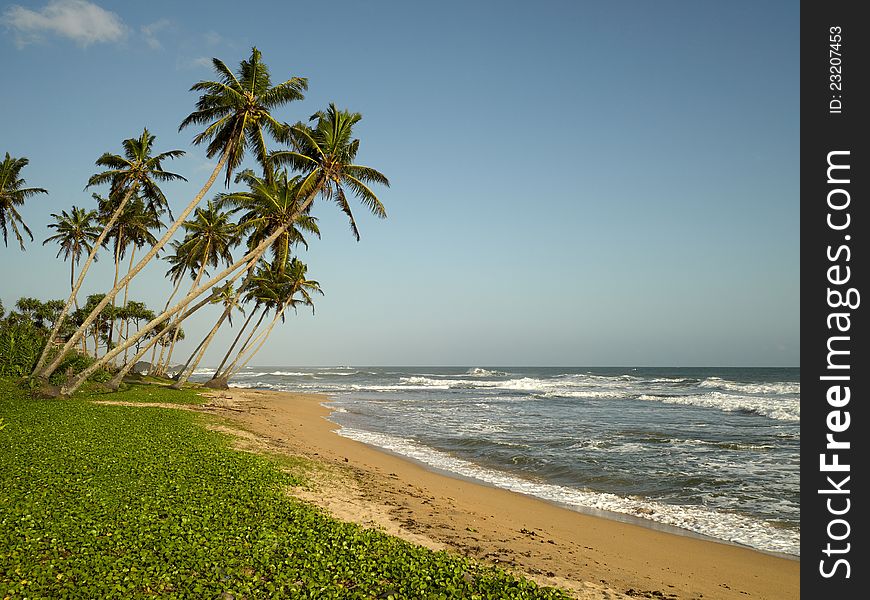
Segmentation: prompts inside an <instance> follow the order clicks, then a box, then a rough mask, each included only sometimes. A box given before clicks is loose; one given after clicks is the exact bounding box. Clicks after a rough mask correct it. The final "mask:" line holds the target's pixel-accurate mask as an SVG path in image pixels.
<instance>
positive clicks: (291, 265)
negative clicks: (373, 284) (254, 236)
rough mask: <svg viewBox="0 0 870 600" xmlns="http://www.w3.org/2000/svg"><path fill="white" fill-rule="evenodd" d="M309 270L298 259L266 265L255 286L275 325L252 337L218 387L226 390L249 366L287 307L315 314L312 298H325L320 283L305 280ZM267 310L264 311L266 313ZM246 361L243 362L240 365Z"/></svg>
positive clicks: (222, 374) (218, 379)
mask: <svg viewBox="0 0 870 600" xmlns="http://www.w3.org/2000/svg"><path fill="white" fill-rule="evenodd" d="M307 271H308V267H307V266H306V265H305V264H304V263H303V262H302V261H300V260H299V259H297V258H292V259H290V260H288V261H287V264H286V265H278V264H276V263H274V262H273V263H271V264H268V263H267V264H266V265H265V266H264V268H263V269H262V270H261V272H260V273H259V276H258V277H256V278H255V280H254V286H255V288H256V289H258V290H259V298H260V299H261V301H262V302H263V303H264V304H266V306H267V310H268V309H271V310H272V311H274V313H275V314H274V317H273V318H272V322H271V323H270V324H269V325H268V327H267V328H266V329H265V330H263V331H262V332H261V333H260V334H259V335H258V336H257V337H256V338H254V340H253V341H251V338H250V336H249V338H248V341H247V342H246V343H245V345H244V346H242V348H240V350H239V353H238V354H237V355H236V358H235V360H234V361H233V362H232V363H231V364H230V365H229V366H228V367H227V368H226V369H225V370H224V372H223V373H221V375H220V376H219V377H218V378H217V379H216V380H215V383H216V384H218V385H216V386H215V387H219V386H224V387H225V386H226V384H227V382H228V381H229V379H230V377H232V376H233V375H234V374H236V373H238V372H239V371H241V370H242V369H244V368H245V366H247V364H248V363H249V362H250V361H251V359H252V358H253V357H254V355H256V354H257V352H259V351H260V348H262V347H263V344H265V343H266V340H267V339H268V338H269V335H270V334H271V333H272V329H273V328H274V327H275V325H276V324H277V322H278V319H281V321H283V320H284V313H285V312H286V310H287V309H288V308H291V307H292V308H293V309H294V310H295V309H296V307H298V306H299V305H300V304H301V305H305V306H310V307H311V311H312V313H313V312H314V300H313V298H312V297H311V295H312V294H315V293H317V294H321V295H323V290H321V289H320V284H319V283H318V282H316V281H314V280H311V279H306V276H307ZM297 295H298V296H299V297H297ZM267 310H264V311H263V314H265V313H266V312H267ZM258 326H259V324H258ZM253 331H256V328H254V330H252V332H251V333H253ZM255 344H256V346H255ZM243 358H244V361H243V362H241V363H240V361H241V360H242V359H243ZM213 385H214V384H213Z"/></svg>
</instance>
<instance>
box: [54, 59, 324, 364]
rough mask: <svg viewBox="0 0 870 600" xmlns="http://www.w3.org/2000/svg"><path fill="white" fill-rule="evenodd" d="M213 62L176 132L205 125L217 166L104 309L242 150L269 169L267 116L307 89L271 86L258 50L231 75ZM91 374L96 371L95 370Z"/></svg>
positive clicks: (279, 128) (277, 128)
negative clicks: (211, 74) (212, 77)
mask: <svg viewBox="0 0 870 600" xmlns="http://www.w3.org/2000/svg"><path fill="white" fill-rule="evenodd" d="M212 63H213V65H214V69H215V71H216V72H217V74H218V75H219V81H200V82H199V83H196V84H194V85H193V87H191V91H198V92H202V95H201V96H200V98H199V101H198V102H197V105H196V108H197V110H195V111H194V112H193V113H191V114H190V115H188V116H187V118H185V119H184V121H182V122H181V125H180V126H179V131H180V130H182V129H184V128H185V127H187V126H189V125H206V128H205V130H204V131H202V132H201V133H199V134H198V135H197V136H196V137H194V139H193V142H194V144H197V145H199V144H202V143H205V142H208V146H207V150H206V155H207V156H208V157H209V158H213V157H215V156H218V157H219V160H218V163H217V165H216V166H215V168H214V170H213V171H212V174H211V176H210V177H209V179H208V181H206V183H205V185H204V186H203V188H202V189H201V190H200V191H199V193H198V194H197V195H196V196H195V197H194V199H193V200H192V201H191V202H190V204H188V205H187V207H186V208H185V209H184V211H183V212H182V213H181V214H180V215H179V217H178V219H176V220H175V222H174V223H173V224H172V225H171V226H170V227H169V229H167V231H166V233H165V234H164V236H163V238H161V239H160V241H159V242H158V243H157V244H156V245H155V246H154V248H153V249H152V250H151V252H149V253H148V254H146V255H145V256H144V257H143V258H142V260H140V261H139V263H138V264H137V265H136V266H135V267H134V268H133V269H131V270H130V272H129V273H128V274H127V276H126V277H125V278H124V279H123V280H122V281H121V282H119V283H118V285H116V286H115V288H113V289H112V290H111V291H109V293H108V294H107V295H106V300H105V302H106V304H108V303H109V302H110V301H111V299H112V298H113V297H114V295H115V294H117V293H118V288H119V287H123V286H124V285H126V283H127V281H129V280H130V279H132V278H133V277H135V276H136V274H137V273H138V272H139V271H141V270H142V268H144V267H145V265H146V264H148V262H150V261H151V259H152V258H154V256H155V255H156V254H157V252H158V251H159V250H160V249H161V248H162V247H163V246H164V245H166V244H167V243H168V242H169V240H170V239H171V237H172V235H173V234H174V233H175V231H176V230H177V229H178V228H179V227H181V224H182V223H183V222H184V220H185V219H187V217H188V215H189V214H190V213H191V212H193V209H194V208H196V206H197V205H198V204H199V202H200V201H201V200H202V198H203V197H204V196H205V194H206V193H207V192H208V190H209V189H210V188H211V186H212V184H213V183H214V181H215V180H216V179H217V176H218V174H219V173H220V172H221V171H222V170H223V169H224V167H226V185H227V186H229V183H230V180H231V177H232V173H233V171H234V170H235V169H237V168H238V167H239V165H240V164H241V162H242V160H243V158H244V155H245V150H246V148H249V147H250V148H251V150H252V151H253V153H254V155H255V157H256V158H257V159H258V160H260V161H261V162H262V164H263V165H264V166H265V165H267V164H268V153H267V151H266V145H265V134H264V131H265V132H268V133H270V134H271V135H272V136H273V137H275V136H279V137H280V136H282V135H283V134H284V132H285V129H286V127H285V126H284V125H282V124H280V123H278V121H276V120H275V119H274V118H273V117H272V115H271V114H270V112H269V111H270V110H273V109H275V108H278V107H279V106H282V105H284V104H287V103H289V102H291V101H293V100H301V99H302V98H303V93H302V92H303V91H304V90H306V89H308V80H307V79H305V78H300V77H293V78H291V79H288V80H287V81H285V82H283V83H280V84H278V85H275V86H273V85H272V82H271V78H270V76H269V69H268V68H267V67H266V65H265V64H264V63H263V62H262V61H261V54H260V51H259V50H257V49H256V48H252V49H251V57H250V59H249V60H246V61H242V63H241V64H240V66H239V70H238V72H237V74H234V73H233V72H232V71H231V70H230V69H229V68H228V67H227V66H226V65H225V64H224V63H223V62H222V61H220V60H218V59H216V58H215V59H212ZM233 270H235V269H233ZM230 272H232V270H231V271H230ZM223 277H226V275H223V276H222V277H221V278H220V279H222V278H223ZM220 279H217V281H220ZM213 284H214V282H210V283H209V284H208V285H203V286H201V287H202V288H203V289H202V290H200V291H199V292H198V294H197V295H199V294H201V293H202V292H204V291H205V290H206V289H209V288H210V287H211V286H212V285H213ZM188 296H190V294H188ZM194 298H196V296H193V297H191V298H189V299H187V303H189V302H191V301H193V299H194ZM185 306H186V304H185ZM183 308H184V306H180V307H178V310H181V309H183ZM176 312H177V311H176ZM161 317H162V315H161V316H158V318H159V319H160V322H162V321H163V320H165V318H167V317H163V318H161ZM86 323H87V320H86ZM157 325H159V323H154V324H153V327H156V326H157ZM85 326H86V325H85ZM146 327H147V326H146ZM153 327H152V328H153ZM80 329H83V328H80ZM149 331H150V329H149ZM76 335H80V333H79V332H78V330H77V333H76V334H74V335H73V339H75V337H76ZM66 350H67V349H65V350H64V351H66ZM59 364H60V363H59V361H58V360H55V361H54V362H53V363H52V364H51V365H50V366H49V367H48V368H47V369H45V370H43V371H42V372H41V373H40V374H41V375H42V376H45V377H47V376H48V375H50V374H51V373H52V372H53V371H54V370H55V369H56V368H57V366H58V365H59ZM94 370H96V367H95V368H94Z"/></svg>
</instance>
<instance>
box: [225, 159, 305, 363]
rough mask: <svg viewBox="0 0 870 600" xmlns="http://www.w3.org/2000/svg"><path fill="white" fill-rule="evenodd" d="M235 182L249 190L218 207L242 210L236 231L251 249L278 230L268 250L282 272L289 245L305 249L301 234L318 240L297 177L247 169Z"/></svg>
mask: <svg viewBox="0 0 870 600" xmlns="http://www.w3.org/2000/svg"><path fill="white" fill-rule="evenodd" d="M239 181H244V182H245V183H247V185H248V188H249V191H247V192H236V193H232V194H220V195H219V196H218V201H219V202H220V204H221V206H229V207H231V209H232V211H233V212H237V211H243V214H242V216H241V217H240V219H239V231H240V232H241V233H244V234H247V236H248V247H249V248H255V247H256V246H257V245H259V244H260V242H262V241H263V240H264V239H266V238H268V237H269V236H270V235H272V233H274V232H277V231H281V234H280V235H279V236H278V238H277V239H276V240H275V241H274V242H273V243H272V246H271V248H272V253H273V255H274V264H276V265H279V268H280V269H283V268H284V266H285V265H286V264H287V261H288V259H289V253H290V248H291V247H292V246H294V245H296V244H302V245H304V246H305V248H308V243H307V242H306V241H305V237H304V236H303V232H304V233H312V234H314V235H316V236H317V237H318V238H319V237H320V229H319V228H318V227H317V219H316V218H315V217H312V216H311V215H309V214H302V213H300V208H299V200H300V198H299V193H298V191H299V187H298V184H299V178H296V177H294V178H290V177H289V176H288V175H287V171H286V170H285V171H283V172H282V173H281V174H280V175H278V176H277V177H276V176H274V175H273V176H271V177H268V178H265V177H264V178H260V177H257V176H256V175H255V174H254V173H253V171H251V170H250V169H248V170H245V171H243V172H241V173H239V175H238V177H236V182H237V183H238V182H239ZM288 223H289V225H288ZM254 266H255V264H254V263H251V264H250V267H249V271H248V273H247V276H246V278H245V280H244V281H243V282H242V284H241V286H240V287H239V293H240V294H244V295H245V296H244V297H245V298H248V297H249V296H250V295H249V294H247V285H248V283H249V282H250V276H251V274H252V272H253V268H254ZM254 312H256V311H254ZM253 314H254V313H253V312H252V313H251V315H250V316H249V317H248V319H246V320H245V323H244V325H243V326H242V328H241V329H240V331H239V333H238V334H237V335H236V337H235V339H234V340H233V343H232V344H231V345H230V347H229V349H228V350H227V353H226V354H225V355H224V358H223V360H221V364H220V365H219V366H218V368H217V369H216V370H215V373H214V376H215V377H217V376H218V374H219V373H220V369H222V368H223V366H224V363H226V361H227V359H228V358H229V356H230V355H231V354H232V352H233V350H234V349H235V346H236V344H238V342H239V340H240V338H241V336H242V332H243V331H244V330H245V328H246V327H247V326H248V324H249V323H250V320H251V317H253ZM261 318H262V317H261ZM219 319H220V321H221V322H223V321H224V320H225V319H226V315H221V316H220V317H219ZM258 325H259V322H258ZM255 329H256V327H255Z"/></svg>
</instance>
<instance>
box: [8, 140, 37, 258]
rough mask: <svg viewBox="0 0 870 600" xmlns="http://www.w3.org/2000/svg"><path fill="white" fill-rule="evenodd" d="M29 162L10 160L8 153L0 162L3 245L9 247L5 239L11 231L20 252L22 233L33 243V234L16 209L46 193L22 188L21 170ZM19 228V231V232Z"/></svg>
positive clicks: (22, 247)
mask: <svg viewBox="0 0 870 600" xmlns="http://www.w3.org/2000/svg"><path fill="white" fill-rule="evenodd" d="M29 162H30V161H29V160H27V159H26V158H12V157H11V156H9V153H8V152H7V153H6V158H5V159H3V162H0V229H2V230H3V244H4V245H5V246H7V247H8V246H9V240H8V239H7V238H8V235H9V229H12V235H14V236H15V239H16V240H18V245H19V246H21V250H24V237H23V236H22V235H21V233H22V231H23V232H24V233H26V234H27V235H28V236H29V237H30V241H33V234H32V233H31V232H30V229H29V228H28V227H27V225H26V224H25V223H24V221H22V220H21V215H20V214H19V213H18V208H17V207H19V206H23V205H24V201H25V200H27V199H28V198H29V197H31V196H35V195H36V194H47V193H48V191H47V190H44V189H42V188H26V187H24V179H23V178H22V177H21V169H23V168H24V167H26V166H27V164H28V163H29ZM19 226H20V227H21V230H19Z"/></svg>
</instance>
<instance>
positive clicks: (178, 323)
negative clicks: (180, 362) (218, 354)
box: [160, 244, 209, 373]
mask: <svg viewBox="0 0 870 600" xmlns="http://www.w3.org/2000/svg"><path fill="white" fill-rule="evenodd" d="M208 246H209V245H208V244H207V245H206V255H207V253H208ZM203 273H205V261H203V263H202V265H200V267H199V272H198V273H197V274H196V279H194V280H193V284H192V285H191V286H190V289H191V290H194V289H196V286H197V284H199V282H200V280H201V279H202V275H203ZM172 323H175V330H174V331H173V332H172V341H171V342H170V343H169V354H167V355H166V364H165V365H164V364H163V359H162V354H163V353H162V352H161V353H160V354H161V362H160V370H161V373H162V372H164V371H165V370H166V369H168V368H169V365H171V364H172V353H173V352H174V351H175V342H176V340H178V332H179V331H180V330H181V321H180V320H179V319H175V320H174V321H170V324H169V326H170V327H172Z"/></svg>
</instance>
